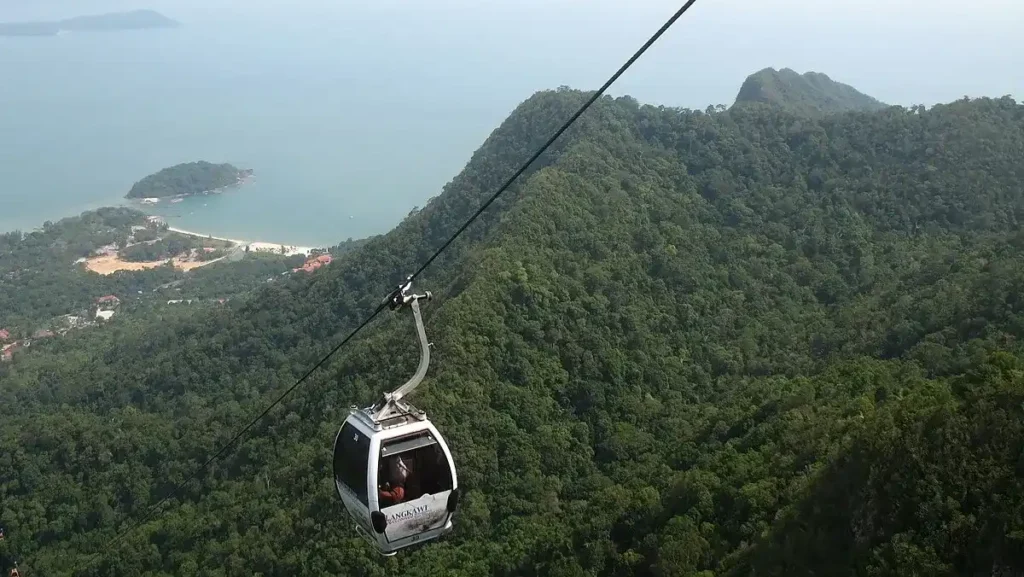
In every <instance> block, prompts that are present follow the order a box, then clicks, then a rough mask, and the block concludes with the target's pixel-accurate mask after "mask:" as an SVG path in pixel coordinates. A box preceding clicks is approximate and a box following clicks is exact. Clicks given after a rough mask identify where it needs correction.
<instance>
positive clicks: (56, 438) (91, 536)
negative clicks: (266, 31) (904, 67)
mask: <svg viewBox="0 0 1024 577" xmlns="http://www.w3.org/2000/svg"><path fill="white" fill-rule="evenodd" d="M585 97H586V94H584V93H581V92H577V91H572V90H559V91H548V92H541V93H538V94H536V95H534V96H533V97H532V98H530V99H529V100H527V101H525V102H524V103H522V104H521V105H520V106H519V107H518V109H517V110H516V111H515V112H514V113H513V114H512V115H511V116H510V117H509V118H508V119H507V120H506V121H505V122H504V123H503V124H502V125H501V126H500V127H499V128H498V129H497V130H496V131H495V132H494V133H493V134H492V135H491V136H490V138H489V139H488V140H487V141H486V142H485V143H484V144H483V146H482V147H481V148H480V150H478V151H477V152H476V153H475V154H474V155H473V157H472V159H471V160H470V162H469V163H468V165H467V166H466V168H465V170H464V171H463V172H462V173H461V174H459V175H458V176H457V177H455V178H454V179H453V181H452V182H451V183H449V184H448V185H447V186H446V187H445V189H444V191H443V192H442V194H441V195H440V196H438V197H437V198H435V199H433V200H432V201H431V202H429V203H428V204H427V206H426V207H425V208H423V209H422V210H421V211H419V212H416V213H414V214H412V215H411V216H410V217H408V218H407V219H406V220H405V221H404V222H402V223H401V224H400V225H399V226H398V227H397V228H396V229H395V230H393V231H392V232H390V233H389V234H386V235H383V236H381V237H378V238H374V239H372V240H370V241H369V242H366V243H365V244H363V245H361V246H359V247H358V248H355V249H353V250H350V251H348V252H346V253H345V254H344V255H342V256H341V257H340V258H338V259H337V260H336V261H335V263H334V264H332V265H331V267H330V268H329V269H327V270H325V271H323V272H321V273H318V274H316V275H314V276H313V277H312V278H309V279H307V278H296V279H293V280H291V281H289V282H288V283H275V284H272V285H268V286H266V287H265V288H263V289H261V290H259V291H258V292H257V293H255V294H254V295H253V296H252V297H251V298H249V299H247V300H241V299H239V300H235V301H233V302H232V303H230V306H228V307H224V308H219V309H215V310H211V311H204V313H203V314H202V315H198V314H197V315H184V314H183V315H176V316H170V315H163V316H159V317H158V316H156V315H154V316H153V317H152V318H142V317H139V316H136V317H133V318H132V319H126V321H125V322H122V323H120V324H118V325H112V326H111V327H110V330H105V331H96V332H94V333H93V334H90V335H83V336H81V337H76V338H69V339H65V340H63V341H61V342H60V343H56V344H53V345H45V346H40V347H39V348H38V349H36V350H33V351H32V352H30V353H28V354H25V355H24V356H22V357H21V358H17V359H15V362H13V363H8V364H7V365H6V366H0V406H4V407H10V406H13V407H18V410H17V411H16V412H13V413H9V414H7V415H6V416H5V418H4V419H3V420H0V521H2V522H3V523H5V524H6V526H7V527H8V531H9V537H8V539H7V540H6V541H5V542H4V543H3V544H0V553H6V554H7V555H14V554H17V555H18V556H19V558H20V559H21V560H22V567H26V568H27V567H32V568H33V569H34V571H35V572H36V573H35V574H41V575H42V574H45V575H53V576H65V575H76V576H85V575H90V576H92V575H95V576H100V575H103V576H110V575H114V576H119V575H124V576H128V575H132V576H137V575H145V576H154V577H155V576H164V575H196V576H226V575H232V576H234V575H239V576H241V575H253V574H257V575H264V576H271V575H274V576H294V575H354V576H355V575H357V576H375V577H383V576H384V575H406V576H413V577H416V576H436V575H451V576H483V575H495V576H513V575H552V576H559V577H567V576H588V575H589V576H626V575H637V576H658V577H669V576H688V575H702V576H710V575H751V574H756V575H780V576H782V575H785V576H793V575H840V576H841V575H851V576H853V575H975V574H986V575H992V574H1009V573H1011V572H1015V571H1017V572H1019V571H1021V570H1022V569H1024V559H1021V556H1020V551H1021V548H1020V547H1019V540H1020V535H1021V534H1024V533H1022V531H1024V518H1022V516H1021V515H1020V513H1019V512H1020V511H1021V510H1022V507H1024V500H1022V495H1024V484H1022V481H1021V479H1022V477H1021V476H1020V475H1019V473H1018V468H1019V463H1018V462H1019V459H1020V449H1019V447H1020V446H1021V444H1022V443H1024V431H1022V425H1021V423H1022V422H1024V421H1022V418H1024V408H1022V407H1024V382H1022V379H1024V376H1022V375H1024V355H1022V351H1021V349H1020V346H1019V343H1018V341H1017V339H1016V337H1015V335H1017V334H1020V332H1021V330H1022V328H1024V325H1022V323H1024V317H1022V314H1021V313H1022V310H1021V309H1022V307H1024V294H1022V290H1024V289H1022V287H1024V256H1022V253H1021V247H1024V235H1022V233H1020V232H1019V228H1020V222H1021V217H1022V215H1024V195H1022V185H1024V164H1022V163H1021V162H1020V159H1021V158H1022V155H1024V106H1022V105H1020V104H1018V103H1016V102H1015V101H1013V100H1012V99H1010V98H1001V99H987V98H986V99H977V100H962V101H957V102H953V103H950V104H946V105H940V106H935V107H934V108H931V109H924V108H923V107H915V108H912V109H905V108H900V107H889V108H885V109H883V110H879V111H875V112H870V113H868V112H855V113H847V114H835V115H828V116H822V117H818V118H810V117H808V116H806V115H803V114H797V113H794V112H792V111H791V110H788V109H786V108H784V107H774V106H753V107H747V106H740V107H734V108H733V109H730V110H722V111H717V112H716V111H714V109H709V112H702V111H692V110H678V109H671V108H665V107H654V106H642V105H640V104H638V103H637V102H636V101H634V100H633V99H630V98H627V97H623V98H619V99H612V98H603V99H601V100H600V101H599V102H598V103H597V104H595V106H594V108H593V109H592V110H591V111H590V112H588V113H587V114H586V115H585V116H584V117H583V118H582V119H581V121H580V123H579V124H578V125H576V126H575V127H574V128H573V129H571V130H570V131H569V132H568V133H567V134H566V136H565V137H564V138H563V139H561V140H560V141H559V142H558V143H556V144H555V145H554V146H553V148H552V149H551V150H550V151H549V152H548V153H547V154H545V155H544V156H543V157H542V158H541V160H540V161H539V162H538V165H537V166H535V168H534V169H532V170H531V171H530V172H529V173H528V174H527V175H525V176H524V178H523V179H521V180H520V181H519V182H518V183H517V184H516V185H514V186H513V188H512V189H511V190H510V191H509V193H508V194H506V195H505V196H504V197H502V198H501V199H500V200H499V201H498V202H496V203H495V205H494V206H493V207H492V210H490V211H488V212H487V213H485V214H484V215H483V216H482V217H481V219H480V220H479V221H477V223H476V224H474V225H473V226H472V227H471V228H470V229H468V230H467V232H466V234H465V235H464V236H463V237H462V238H461V239H460V240H458V241H456V242H455V243H454V244H453V245H452V248H451V250H449V251H448V252H447V253H445V255H444V256H443V257H442V258H440V259H438V261H436V262H435V264H434V266H433V267H431V268H430V269H428V272H427V274H426V275H424V277H423V278H422V281H421V282H420V283H419V285H418V288H419V289H420V290H431V291H433V292H434V294H435V297H436V298H435V300H433V301H431V302H430V303H429V304H428V305H427V306H426V307H425V316H426V320H427V330H428V333H429V335H430V338H431V340H432V341H433V343H434V345H435V349H434V353H433V357H432V358H433V364H432V366H431V371H430V373H429V374H428V378H427V380H426V381H425V384H424V386H423V387H422V388H421V389H420V390H419V391H417V396H416V398H415V401H416V403H417V404H418V405H419V406H421V407H422V408H424V409H426V410H427V411H428V412H429V413H430V414H431V416H432V419H433V420H434V422H435V423H436V424H437V425H438V426H439V427H440V429H441V430H442V432H444V434H445V435H446V436H447V437H448V440H449V443H450V445H451V447H452V449H453V452H454V454H455V458H456V461H457V464H458V466H459V479H460V484H461V485H462V486H463V487H464V488H465V490H466V494H465V498H464V499H463V504H462V508H461V511H460V513H459V515H458V517H457V525H456V530H455V532H454V533H453V534H452V535H451V536H450V537H448V538H446V539H444V540H443V541H440V542H437V543H433V544H431V545H429V546H425V547H422V548H420V549H417V550H412V551H408V552H403V553H402V554H400V555H399V556H397V557H394V558H390V559H382V558H380V557H378V556H377V555H376V554H375V553H373V552H371V551H370V550H369V548H368V547H367V546H366V545H365V544H364V543H363V542H362V541H361V540H360V539H359V538H358V537H357V536H356V534H355V532H354V531H353V529H352V528H351V522H350V521H349V520H348V519H347V518H346V517H345V515H344V512H343V509H342V507H341V505H340V502H339V500H338V498H337V496H336V494H335V490H334V487H333V481H332V479H331V477H330V470H331V467H330V456H331V443H332V442H333V439H334V434H335V433H336V432H337V428H338V427H339V426H340V424H341V422H342V420H343V419H344V417H345V415H346V411H347V407H348V406H350V405H352V404H364V403H368V402H370V401H371V400H372V399H373V398H375V396H376V395H378V394H380V393H381V392H383V391H384V390H386V389H390V388H393V387H394V386H396V385H397V384H400V383H401V382H402V381H403V380H404V379H405V378H407V377H408V376H409V374H411V372H412V371H413V369H414V367H415V363H416V357H417V351H416V344H415V339H414V332H413V328H412V320H411V318H409V316H407V315H400V314H394V313H386V314H385V317H384V319H383V320H379V321H377V322H375V323H373V324H372V325H370V327H369V328H368V329H367V331H366V332H365V333H364V334H363V336H361V337H360V338H359V339H357V340H355V341H353V342H352V343H351V344H350V346H348V347H346V348H345V349H343V350H342V352H341V353H339V355H338V356H337V357H336V358H335V359H334V360H333V361H332V362H331V363H330V364H328V365H327V366H326V367H325V369H324V370H323V371H321V372H320V373H318V374H317V376H315V377H314V378H312V379H311V380H310V381H309V382H307V383H306V385H304V387H303V388H300V389H299V390H298V392H297V393H296V394H295V395H294V396H292V397H290V398H289V399H288V400H287V401H285V402H284V403H283V404H282V406H280V407H278V408H277V409H276V410H275V411H274V412H273V413H272V414H271V417H270V419H269V420H267V421H264V422H262V423H261V424H260V425H258V426H257V427H255V429H254V430H253V431H252V433H253V435H252V436H251V437H249V438H247V439H246V440H244V441H242V442H241V443H240V445H239V446H238V447H237V449H236V450H233V451H232V452H231V453H230V455H229V456H227V457H226V458H225V459H223V460H220V461H218V462H216V463H215V464H213V465H212V466H211V467H210V468H209V470H207V471H206V472H205V473H203V474H202V475H200V478H199V479H198V480H197V481H195V482H193V483H191V484H189V485H188V486H186V487H185V488H184V489H183V490H182V491H181V492H180V493H179V494H178V495H177V496H176V497H174V498H173V499H171V500H170V502H169V503H167V504H166V505H165V506H164V507H163V508H162V510H161V512H160V513H159V514H158V515H156V516H154V517H153V518H152V519H151V520H149V521H147V522H146V523H145V524H143V525H142V526H141V527H139V528H138V529H137V530H136V531H134V532H132V533H131V534H130V535H129V536H127V537H126V538H125V539H124V541H122V542H121V543H120V544H119V545H117V546H116V547H113V548H111V547H109V546H108V542H109V540H110V539H111V538H112V537H113V536H114V535H115V533H116V532H117V531H118V530H119V529H122V528H125V527H127V525H128V523H130V522H131V521H133V520H136V519H138V518H139V517H140V516H141V514H142V513H144V512H145V509H146V507H147V506H148V505H149V504H151V503H153V502H154V501H155V500H156V499H158V498H159V497H161V496H163V495H164V494H165V492H166V491H168V490H169V489H171V488H172V487H173V485H174V483H178V482H181V481H183V480H184V479H185V478H186V476H187V475H189V474H190V473H191V472H192V471H193V470H194V468H195V467H197V466H198V465H199V464H200V463H202V462H203V461H205V459H206V458H207V456H208V455H210V454H211V453H212V452H213V451H214V450H215V449H216V448H217V447H219V446H220V445H221V444H222V443H224V442H226V441H228V440H229V439H230V438H231V436H232V435H233V434H234V432H235V431H236V430H237V429H238V428H239V427H240V426H242V425H243V424H244V423H245V422H247V420H248V419H249V418H251V416H252V415H254V414H256V413H258V412H259V411H260V410H262V409H263V408H264V407H265V406H266V403H267V402H268V400H269V399H271V398H274V397H276V396H277V395H278V394H280V392H281V391H283V390H284V389H285V388H287V387H289V386H290V385H292V384H293V383H294V380H295V379H296V378H297V377H299V376H301V375H302V374H303V373H304V372H305V370H307V369H308V368H309V367H310V366H312V365H313V364H314V363H315V362H316V360H317V359H318V358H319V356H320V355H322V354H323V353H324V352H326V351H327V350H328V349H329V348H331V347H332V346H333V345H334V344H335V343H336V342H337V341H338V340H339V339H340V337H341V336H342V335H343V334H346V333H347V332H348V331H349V330H350V329H351V328H353V327H354V326H355V325H356V324H357V323H358V322H359V321H361V320H362V318H363V317H364V315H366V314H367V313H368V312H369V311H371V310H373V308H374V307H375V306H376V305H377V303H379V302H380V299H381V298H382V297H383V296H384V295H386V294H387V292H388V291H389V290H390V288H391V287H393V286H394V285H395V284H397V283H398V282H399V280H400V279H401V278H402V277H403V276H404V275H405V274H408V273H410V272H412V271H413V270H415V268H416V266H417V265H418V264H419V263H420V262H422V261H423V259H424V258H425V257H426V256H427V255H429V253H430V252H431V251H432V250H433V249H434V248H435V247H437V246H438V245H439V244H440V243H441V242H442V241H443V240H444V239H446V238H447V237H448V235H450V234H451V233H452V231H454V230H455V229H456V228H457V227H458V226H459V225H460V224H461V223H462V222H463V220H464V219H465V218H466V217H467V216H468V215H469V214H471V213H472V212H473V211H474V210H475V209H476V207H477V206H479V203H480V202H481V201H482V199H483V198H485V197H486V196H487V195H489V194H490V193H491V192H492V191H493V190H494V188H495V187H496V186H498V185H499V184H500V183H501V181H503V180H504V179H505V178H507V177H508V175H509V174H511V173H512V171H513V170H514V169H515V168H516V166H517V165H518V164H519V163H521V162H522V161H523V160H524V159H525V158H527V157H528V155H529V154H530V153H531V152H532V151H533V149H534V148H535V147H536V146H538V145H539V144H540V143H541V142H543V140H544V139H545V138H547V137H548V135H549V134H550V133H551V132H552V131H553V130H554V128H555V127H556V126H557V124H558V123H560V122H561V121H563V120H564V119H565V118H567V117H568V116H569V114H571V112H572V111H573V110H574V109H575V108H576V107H577V106H578V105H579V104H580V103H581V102H582V101H583V99H584V98H585ZM33 348H34V349H35V347H33Z"/></svg>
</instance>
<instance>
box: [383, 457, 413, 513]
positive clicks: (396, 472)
mask: <svg viewBox="0 0 1024 577" xmlns="http://www.w3.org/2000/svg"><path fill="white" fill-rule="evenodd" d="M387 468H388V473H389V474H388V478H389V479H390V480H389V481H388V482H385V483H384V484H383V485H381V486H380V487H378V488H377V497H378V498H379V499H380V506H381V507H382V508H383V507H388V506H391V505H397V504H398V503H401V502H402V500H403V499H405V482H406V480H408V478H409V466H408V465H407V464H406V463H405V461H404V460H402V458H401V457H394V458H392V459H391V460H390V462H389V463H388V467H387Z"/></svg>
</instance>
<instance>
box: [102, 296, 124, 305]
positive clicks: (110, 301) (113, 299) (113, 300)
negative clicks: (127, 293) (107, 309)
mask: <svg viewBox="0 0 1024 577" xmlns="http://www.w3.org/2000/svg"><path fill="white" fill-rule="evenodd" d="M96 302H97V303H99V304H101V305H102V304H113V305H116V304H118V303H120V302H121V299H119V298H117V297H116V296H114V295H107V296H105V297H100V298H98V299H96Z"/></svg>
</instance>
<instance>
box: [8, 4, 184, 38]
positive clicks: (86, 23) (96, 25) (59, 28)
mask: <svg viewBox="0 0 1024 577" xmlns="http://www.w3.org/2000/svg"><path fill="white" fill-rule="evenodd" d="M180 25H181V24H180V23H179V22H177V21H175V20H171V19H170V18H168V17H166V16H164V15H163V14H160V13H159V12H155V11H153V10H132V11H129V12H113V13H110V14H99V15H96V16H79V17H77V18H68V19H66V20H57V21H52V22H0V36H58V35H60V34H64V33H67V32H107V31H113V30H143V29H149V28H176V27H178V26H180Z"/></svg>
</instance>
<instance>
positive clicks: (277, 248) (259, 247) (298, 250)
mask: <svg viewBox="0 0 1024 577" xmlns="http://www.w3.org/2000/svg"><path fill="white" fill-rule="evenodd" d="M167 230H169V231H171V232H176V233H178V234H187V235H188V236H195V237H198V238H212V239H214V240H223V241H226V242H230V243H233V244H236V245H238V246H241V247H243V248H244V247H249V250H255V251H262V252H276V253H278V254H280V253H281V247H282V246H283V247H284V249H285V252H284V254H286V255H288V256H291V255H294V254H304V255H308V254H309V253H310V252H312V251H313V247H311V246H296V245H289V244H284V243H279V242H262V241H248V240H239V239H236V238H223V237H219V236H213V235H209V234H202V233H199V232H195V231H191V230H185V229H183V228H176V227H173V226H172V227H168V229H167Z"/></svg>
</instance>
